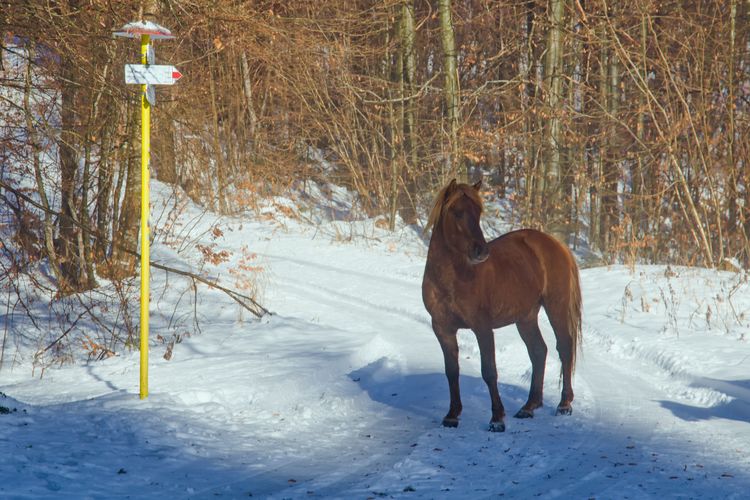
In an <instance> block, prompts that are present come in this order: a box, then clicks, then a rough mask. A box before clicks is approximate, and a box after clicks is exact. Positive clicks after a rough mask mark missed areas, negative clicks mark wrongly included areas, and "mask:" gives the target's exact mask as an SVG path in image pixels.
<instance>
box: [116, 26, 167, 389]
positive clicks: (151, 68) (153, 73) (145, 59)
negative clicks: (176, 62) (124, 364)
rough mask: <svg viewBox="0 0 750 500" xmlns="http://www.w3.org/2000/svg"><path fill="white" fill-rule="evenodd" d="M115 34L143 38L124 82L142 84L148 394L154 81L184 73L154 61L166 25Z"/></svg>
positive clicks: (144, 373)
mask: <svg viewBox="0 0 750 500" xmlns="http://www.w3.org/2000/svg"><path fill="white" fill-rule="evenodd" d="M114 36H121V37H125V38H140V40H141V64H126V65H125V83H129V84H137V85H140V86H141V341H140V347H141V369H140V382H141V384H140V397H141V399H146V397H148V321H149V259H150V249H149V236H150V234H149V226H148V219H149V203H150V196H149V180H150V170H149V162H150V161H151V106H153V105H155V104H156V92H155V91H154V85H173V84H174V83H175V82H176V81H177V80H179V79H180V78H181V77H182V73H180V72H179V71H178V70H177V68H175V67H174V66H166V65H164V66H160V65H157V64H155V62H156V56H155V54H154V49H153V46H152V45H151V40H158V39H170V38H174V36H173V35H172V33H171V32H170V31H169V30H168V29H167V28H165V27H163V26H159V25H158V24H156V23H152V22H150V21H139V22H134V23H128V24H126V25H125V26H123V27H122V28H120V30H119V31H116V32H115V33H114Z"/></svg>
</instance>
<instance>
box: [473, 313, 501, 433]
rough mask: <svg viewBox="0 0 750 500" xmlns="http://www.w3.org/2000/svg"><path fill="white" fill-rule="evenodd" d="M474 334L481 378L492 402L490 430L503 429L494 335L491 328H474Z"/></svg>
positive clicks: (497, 430)
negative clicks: (477, 345) (479, 360)
mask: <svg viewBox="0 0 750 500" xmlns="http://www.w3.org/2000/svg"><path fill="white" fill-rule="evenodd" d="M474 335H476V337H477V342H478V343H479V352H480V354H481V357H482V378H483V379H484V382H485V383H486V384H487V389H489V391H490V401H491V402H492V419H490V427H489V429H490V431H492V432H504V431H505V420H504V419H505V408H503V403H502V401H500V392H499V391H498V389H497V365H496V364H495V335H494V333H493V332H492V329H491V328H487V329H482V330H474Z"/></svg>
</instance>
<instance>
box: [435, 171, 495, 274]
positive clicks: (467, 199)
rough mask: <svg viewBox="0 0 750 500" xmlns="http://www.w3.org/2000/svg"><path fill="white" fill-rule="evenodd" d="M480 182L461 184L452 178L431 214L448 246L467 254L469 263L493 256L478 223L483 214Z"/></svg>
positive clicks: (460, 253) (482, 260)
mask: <svg viewBox="0 0 750 500" xmlns="http://www.w3.org/2000/svg"><path fill="white" fill-rule="evenodd" d="M481 185H482V181H479V182H477V183H476V184H474V185H469V184H458V183H457V182H456V180H455V179H453V180H452V181H451V182H450V184H448V186H446V187H445V188H444V189H443V191H442V192H441V193H440V195H438V200H437V202H436V204H435V208H434V209H433V214H432V215H431V216H430V219H431V222H432V223H433V224H435V226H437V225H438V224H439V225H440V227H441V230H442V235H443V238H444V240H445V243H446V245H447V246H448V247H449V248H450V249H451V250H452V251H453V252H455V253H457V254H458V255H463V256H466V259H467V260H468V261H469V263H470V264H479V263H482V262H484V261H485V260H487V258H488V257H489V255H490V252H489V248H488V247H487V241H486V240H485V239H484V234H483V233H482V228H481V227H480V225H479V218H480V217H481V215H482V199H481V198H480V196H479V188H480V187H481ZM433 219H434V220H433Z"/></svg>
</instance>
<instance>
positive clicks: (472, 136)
mask: <svg viewBox="0 0 750 500" xmlns="http://www.w3.org/2000/svg"><path fill="white" fill-rule="evenodd" d="M0 5H2V14H0V16H1V17H0V23H2V32H3V35H2V46H1V47H0V51H1V52H2V67H1V68H0V116H2V122H1V123H0V197H1V198H0V199H1V200H2V203H1V205H2V206H3V208H2V224H3V226H4V227H3V232H2V238H3V241H0V251H2V252H3V253H4V258H3V266H4V267H5V269H3V272H4V273H6V276H12V275H13V274H14V273H15V274H17V273H23V272H24V270H25V269H28V268H29V266H32V265H34V263H36V262H39V261H42V260H45V261H46V262H48V269H49V271H50V273H52V274H53V275H54V277H55V282H56V283H57V288H58V293H59V294H61V295H68V294H70V293H73V292H78V291H83V290H89V289H93V288H95V287H96V286H97V276H99V277H103V278H107V279H114V280H117V279H122V278H125V277H129V276H132V275H134V274H135V273H136V272H137V248H136V242H137V241H138V232H139V210H138V205H139V200H140V182H141V179H140V176H141V173H140V153H139V151H140V121H139V118H140V115H139V106H140V91H139V88H138V86H134V85H126V84H125V82H124V75H123V66H124V64H126V63H135V62H137V61H138V58H139V47H138V44H137V43H136V42H134V41H132V40H125V39H121V38H120V39H116V38H114V37H113V32H114V31H116V30H117V29H118V28H120V27H121V26H122V25H124V24H125V23H127V22H130V21H133V20H138V19H144V20H152V21H154V22H157V23H159V24H160V25H163V26H166V27H168V28H169V29H170V30H171V31H172V33H173V34H174V35H175V39H174V40H166V41H158V42H155V44H154V45H155V54H156V57H157V61H158V62H159V63H161V64H173V65H175V66H177V67H178V68H180V71H182V72H183V74H184V75H185V77H183V78H182V79H181V80H180V81H179V83H178V84H176V85H174V86H172V87H169V88H160V89H159V91H158V93H157V102H156V105H155V106H153V108H154V109H153V113H152V145H151V148H152V161H151V174H152V176H153V177H154V178H156V179H159V180H161V181H163V182H166V183H169V184H173V185H176V186H179V187H181V188H182V189H183V190H184V191H185V192H186V193H187V194H188V195H189V196H190V198H192V200H194V201H195V202H197V203H199V204H201V205H202V206H204V207H206V208H207V209H210V210H213V211H215V212H217V213H220V214H227V215H229V214H235V213H239V212H241V211H243V210H245V209H246V208H247V207H249V206H252V204H253V203H255V201H254V200H257V198H258V197H262V196H264V195H268V194H272V193H279V192H283V191H284V190H285V189H288V188H289V187H290V186H293V185H295V184H296V183H299V182H305V181H306V180H308V179H312V180H315V181H320V182H323V183H330V184H331V185H335V186H343V187H345V188H347V189H349V190H350V191H351V192H353V193H356V195H357V199H358V202H359V204H360V205H361V207H362V208H363V209H364V210H365V211H366V212H367V213H368V214H370V215H372V216H376V215H378V216H382V217H383V220H384V221H386V223H387V225H388V226H389V227H390V228H394V227H395V225H396V224H397V221H399V220H400V221H402V222H403V223H405V224H418V223H419V221H420V220H423V218H424V214H425V211H426V210H427V207H428V206H429V204H430V203H431V200H432V197H433V196H434V194H435V192H436V191H437V190H438V189H439V188H440V187H441V186H442V185H444V183H445V182H446V181H448V180H450V179H451V178H458V179H465V180H476V179H478V178H483V179H484V186H485V190H486V191H487V193H486V194H487V195H488V196H497V197H500V198H504V199H508V200H510V201H511V202H512V204H513V207H514V217H516V219H515V220H513V221H511V222H512V224H513V225H515V226H517V227H521V226H523V227H536V228H541V229H544V230H546V231H548V232H550V233H552V234H555V235H556V236H557V237H558V238H560V239H562V240H564V241H566V242H567V243H568V244H569V245H571V246H572V247H576V246H578V245H587V246H588V247H590V248H591V250H592V252H593V255H595V256H596V257H595V261H594V262H592V264H596V263H618V262H619V263H631V264H632V263H636V262H637V263H673V264H684V265H691V266H701V267H708V268H721V269H731V270H739V269H742V268H748V266H749V265H750V240H749V239H748V238H749V237H750V215H749V212H748V206H749V205H750V189H749V188H750V170H748V169H747V168H746V165H747V162H748V160H749V159H750V148H749V144H748V141H747V137H748V127H749V126H750V120H749V113H750V69H749V68H748V63H750V58H749V56H750V52H749V48H750V39H749V36H750V23H749V22H748V21H749V20H750V1H741V0H716V1H700V0H693V1H691V0H671V1H653V0H633V1H629V2H618V1H613V0H548V1H534V0H523V1H521V0H437V1H436V0H431V1H427V0H383V1H377V2H373V1H362V0H328V1H317V0H300V1H237V0H219V1H212V2H205V1H199V0H145V1H122V2H112V1H109V0H65V1H56V2H49V1H46V0H45V1H42V0H25V1H20V0H10V1H8V0H6V1H3V2H1V3H0Z"/></svg>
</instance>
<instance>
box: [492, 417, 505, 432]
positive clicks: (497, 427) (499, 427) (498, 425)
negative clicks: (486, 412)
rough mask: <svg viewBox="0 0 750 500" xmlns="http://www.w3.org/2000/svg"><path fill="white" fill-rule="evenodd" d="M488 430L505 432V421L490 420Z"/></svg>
mask: <svg viewBox="0 0 750 500" xmlns="http://www.w3.org/2000/svg"><path fill="white" fill-rule="evenodd" d="M489 431H490V432H505V422H503V421H502V420H501V421H500V422H490V428H489Z"/></svg>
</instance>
